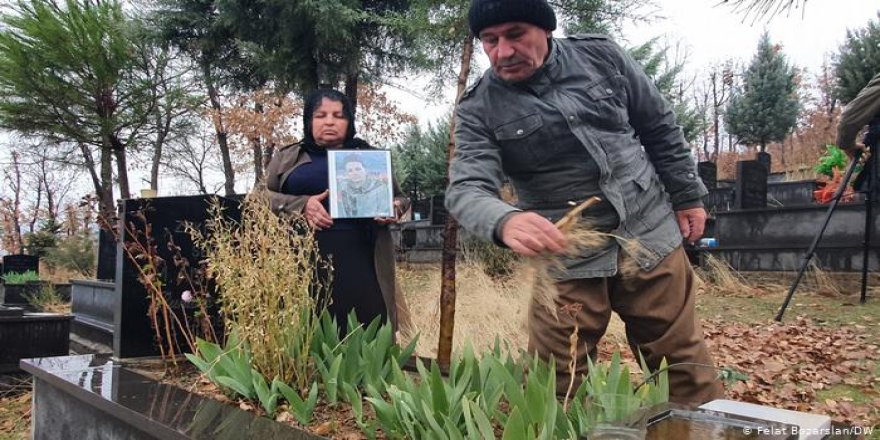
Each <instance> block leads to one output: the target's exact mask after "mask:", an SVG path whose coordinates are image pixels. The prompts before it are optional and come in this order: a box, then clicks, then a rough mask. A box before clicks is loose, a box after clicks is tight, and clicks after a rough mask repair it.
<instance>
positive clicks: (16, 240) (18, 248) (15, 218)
mask: <svg viewBox="0 0 880 440" xmlns="http://www.w3.org/2000/svg"><path fill="white" fill-rule="evenodd" d="M12 172H13V174H12V175H11V176H10V175H9V174H8V173H7V174H6V177H7V178H8V179H9V180H10V182H9V186H10V187H11V189H12V209H11V210H10V211H11V212H10V213H9V215H10V217H11V218H10V223H12V227H11V228H10V229H11V230H10V231H9V234H10V235H11V236H12V237H11V240H10V241H11V242H12V246H13V248H14V249H9V251H10V253H12V254H21V253H24V242H23V241H22V239H21V168H20V166H19V163H18V153H16V152H13V153H12ZM31 232H33V231H31Z"/></svg>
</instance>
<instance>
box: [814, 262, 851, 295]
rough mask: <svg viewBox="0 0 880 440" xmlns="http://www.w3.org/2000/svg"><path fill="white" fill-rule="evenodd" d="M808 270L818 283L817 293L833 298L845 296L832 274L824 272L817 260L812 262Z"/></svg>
mask: <svg viewBox="0 0 880 440" xmlns="http://www.w3.org/2000/svg"><path fill="white" fill-rule="evenodd" d="M808 270H809V272H810V273H811V274H812V275H813V282H814V283H816V293H818V294H820V295H825V296H831V297H837V296H842V295H843V292H842V291H841V290H840V286H839V285H838V284H837V282H835V281H834V278H833V277H832V276H831V274H829V273H828V272H826V271H824V270H822V268H821V267H819V265H818V264H816V261H815V260H813V261H810V266H809V268H808Z"/></svg>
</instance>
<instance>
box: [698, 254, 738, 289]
mask: <svg viewBox="0 0 880 440" xmlns="http://www.w3.org/2000/svg"><path fill="white" fill-rule="evenodd" d="M704 267H705V269H703V270H702V271H701V272H702V275H703V276H702V277H701V278H705V279H706V280H708V281H709V283H707V284H711V285H712V287H713V290H715V291H716V292H719V293H736V292H740V291H742V290H743V289H744V288H750V287H749V283H748V282H747V281H746V279H745V278H743V277H742V276H741V275H740V274H739V273H737V272H736V271H735V270H734V269H733V268H732V267H730V265H729V264H727V262H726V261H724V260H722V259H719V258H717V257H715V256H713V255H711V254H706V260H705V264H704Z"/></svg>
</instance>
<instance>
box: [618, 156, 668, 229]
mask: <svg viewBox="0 0 880 440" xmlns="http://www.w3.org/2000/svg"><path fill="white" fill-rule="evenodd" d="M641 163H642V165H643V166H642V168H641V169H639V170H638V171H637V172H636V174H635V175H634V176H633V179H632V182H633V184H634V185H633V187H631V188H633V190H634V191H635V194H634V195H633V197H632V199H631V200H630V201H625V204H626V206H627V209H628V210H631V212H629V213H628V214H629V215H630V216H632V217H633V219H634V220H637V221H638V222H639V223H641V225H642V227H643V228H644V229H645V230H652V229H653V228H654V227H655V226H657V224H658V223H660V221H661V220H663V219H664V218H665V217H666V216H668V215H669V213H670V210H669V206H668V204H667V202H666V197H665V196H664V192H663V188H662V186H661V184H660V180H659V179H658V178H657V173H655V172H654V167H653V166H652V165H651V164H650V163H647V162H641ZM625 200H626V199H625Z"/></svg>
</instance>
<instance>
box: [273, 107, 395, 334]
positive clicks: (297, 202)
mask: <svg viewBox="0 0 880 440" xmlns="http://www.w3.org/2000/svg"><path fill="white" fill-rule="evenodd" d="M303 126H304V137H303V140H302V141H301V142H298V143H295V144H291V145H287V146H284V147H281V148H280V149H278V151H276V152H275V155H274V156H273V157H272V161H271V162H270V163H269V165H268V167H267V169H266V187H267V189H268V190H269V195H270V202H271V204H272V210H273V211H275V212H276V213H286V214H293V213H298V214H301V215H303V216H304V217H305V220H306V221H307V222H308V224H309V225H310V226H311V227H313V228H315V230H316V233H315V237H316V239H317V240H318V247H319V248H320V251H321V255H322V257H324V258H330V260H331V262H332V264H333V268H334V271H333V283H332V291H331V294H330V295H331V300H332V301H331V304H330V306H329V307H328V311H329V312H330V314H331V315H332V316H333V317H334V318H336V322H337V323H338V324H339V327H340V329H341V331H342V332H343V333H345V332H346V330H347V329H346V327H347V326H346V321H347V316H348V314H349V312H350V311H351V310H354V311H355V313H356V315H357V318H358V321H360V322H362V323H369V322H370V321H372V320H373V319H374V318H376V317H382V318H383V319H387V320H388V321H390V322H391V324H392V325H393V326H394V328H395V330H396V329H398V328H399V326H401V325H404V324H408V322H406V321H408V313H407V309H406V305H405V303H404V302H403V298H402V296H401V295H400V294H399V292H398V289H397V287H396V283H395V276H394V245H393V243H392V241H391V233H390V232H389V230H388V227H387V225H388V224H389V223H394V222H396V221H397V219H396V218H375V219H335V220H334V219H332V218H331V217H330V214H329V212H330V209H329V206H328V200H327V199H328V195H329V190H328V188H329V182H328V174H327V150H328V149H334V148H339V149H355V150H362V149H372V148H373V147H371V146H370V145H369V144H368V143H367V142H365V141H364V140H362V139H358V138H355V137H354V135H355V128H354V112H353V110H352V108H351V103H350V102H349V100H348V98H346V97H345V95H343V94H342V93H339V92H337V91H335V90H319V91H317V92H315V93H313V94H312V95H311V96H310V97H309V98H308V99H307V100H306V102H305V105H304V108H303ZM395 194H397V191H395ZM408 204H409V202H408V200H407V199H406V198H402V197H395V200H394V206H395V208H396V210H397V211H398V213H400V212H402V211H405V210H406V208H407V205H408Z"/></svg>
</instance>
